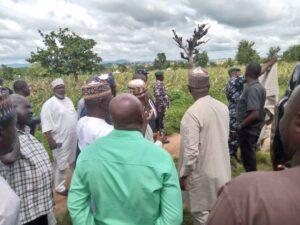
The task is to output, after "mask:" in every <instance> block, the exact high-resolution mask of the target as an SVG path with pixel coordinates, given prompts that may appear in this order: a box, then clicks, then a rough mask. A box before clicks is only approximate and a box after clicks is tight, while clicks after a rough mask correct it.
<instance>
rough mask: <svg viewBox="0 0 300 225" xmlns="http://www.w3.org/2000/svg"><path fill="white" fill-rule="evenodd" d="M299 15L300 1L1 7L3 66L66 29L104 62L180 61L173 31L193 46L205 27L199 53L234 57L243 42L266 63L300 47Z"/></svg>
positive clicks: (133, 0)
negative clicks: (273, 51) (273, 54)
mask: <svg viewBox="0 0 300 225" xmlns="http://www.w3.org/2000/svg"><path fill="white" fill-rule="evenodd" d="M299 9H300V3H299V1H297V0H287V1H284V2H283V1H280V0H270V1H260V0H248V1H244V0H232V1H227V0H210V1H206V0H205V1H204V0H127V1H124V0H101V1H99V0H90V1H87V0H74V1H67V0H59V1H55V0H38V1H33V0H23V1H13V0H1V1H0V63H15V62H25V59H26V58H27V57H29V56H30V52H31V51H35V50H36V48H37V46H42V41H41V37H40V36H39V34H38V32H37V30H38V29H40V30H42V31H43V32H49V31H51V30H55V29H58V28H59V27H69V28H70V29H71V30H72V31H74V32H76V33H78V34H79V35H82V36H83V37H86V38H93V39H94V40H95V41H96V42H97V43H98V44H97V46H96V47H95V51H96V52H98V53H99V55H100V56H101V57H102V58H103V59H104V60H114V59H120V58H125V59H129V60H153V59H154V57H155V55H156V54H157V53H158V52H165V53H166V54H167V57H168V58H170V59H178V58H179V52H180V50H179V49H178V47H177V46H176V44H175V42H174V41H173V40H172V32H171V30H172V29H175V30H176V31H177V32H178V33H179V34H181V35H182V36H184V37H185V38H187V37H189V35H191V34H192V32H193V29H194V28H195V26H196V25H197V24H198V23H202V22H207V23H209V24H210V26H211V28H210V30H209V33H208V35H207V37H208V38H209V42H208V43H207V44H205V45H203V46H201V48H200V49H201V50H206V51H208V53H209V56H210V57H211V58H223V57H234V54H235V51H236V48H237V45H238V42H239V41H240V40H242V39H246V40H252V41H255V42H256V44H255V47H256V49H257V50H258V51H259V53H260V54H261V55H264V54H265V53H266V52H267V50H268V48H269V47H270V46H273V45H280V46H281V47H282V49H286V48H287V47H288V46H289V45H291V44H297V43H299V40H300V16H299V13H298V12H299Z"/></svg>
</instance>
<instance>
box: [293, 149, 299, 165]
mask: <svg viewBox="0 0 300 225" xmlns="http://www.w3.org/2000/svg"><path fill="white" fill-rule="evenodd" d="M295 166H300V151H297V152H296V153H295V155H294V156H293V159H292V167H295Z"/></svg>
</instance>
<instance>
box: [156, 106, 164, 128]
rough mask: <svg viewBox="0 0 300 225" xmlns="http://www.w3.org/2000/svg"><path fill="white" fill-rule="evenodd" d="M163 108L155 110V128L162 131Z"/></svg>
mask: <svg viewBox="0 0 300 225" xmlns="http://www.w3.org/2000/svg"><path fill="white" fill-rule="evenodd" d="M165 112H166V111H165V110H163V111H160V112H157V120H156V129H157V131H159V132H161V133H164V129H165V126H164V119H165Z"/></svg>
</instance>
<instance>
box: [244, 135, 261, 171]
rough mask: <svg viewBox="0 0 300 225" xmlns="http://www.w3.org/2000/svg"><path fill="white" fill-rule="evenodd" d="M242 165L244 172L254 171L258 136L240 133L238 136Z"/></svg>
mask: <svg viewBox="0 0 300 225" xmlns="http://www.w3.org/2000/svg"><path fill="white" fill-rule="evenodd" d="M239 139H240V149H241V157H242V163H243V166H244V168H245V170H246V172H251V171H256V156H255V152H256V143H257V140H258V136H255V135H251V134H247V133H245V132H241V133H240V134H239Z"/></svg>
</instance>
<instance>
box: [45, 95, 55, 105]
mask: <svg viewBox="0 0 300 225" xmlns="http://www.w3.org/2000/svg"><path fill="white" fill-rule="evenodd" d="M54 98H55V97H54V96H52V97H51V98H49V99H48V100H47V101H45V102H44V104H43V107H45V106H48V105H49V104H51V103H53V102H54V100H55V99H54Z"/></svg>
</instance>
